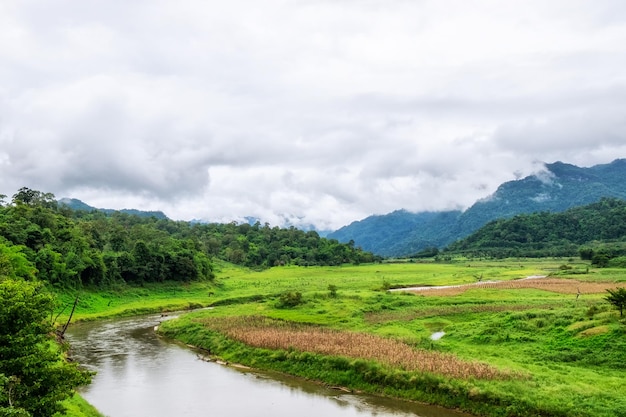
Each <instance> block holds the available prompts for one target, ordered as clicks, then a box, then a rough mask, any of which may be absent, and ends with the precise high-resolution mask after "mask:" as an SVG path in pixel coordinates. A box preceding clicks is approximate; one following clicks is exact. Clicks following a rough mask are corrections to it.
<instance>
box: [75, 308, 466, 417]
mask: <svg viewBox="0 0 626 417" xmlns="http://www.w3.org/2000/svg"><path fill="white" fill-rule="evenodd" d="M161 320H163V319H162V318H161V317H160V316H159V315H154V316H142V317H136V318H131V319H116V320H111V321H98V322H88V323H79V324H75V325H73V326H71V328H70V329H69V331H68V334H67V337H68V339H69V341H70V343H71V346H72V354H73V357H74V359H75V360H77V361H79V362H80V363H81V364H83V365H84V366H85V367H87V368H89V369H91V370H94V371H97V375H96V376H95V377H94V378H93V382H92V384H91V385H90V386H89V387H87V388H86V389H84V390H83V391H82V394H83V396H84V397H85V398H86V399H87V400H88V401H89V402H90V403H91V404H93V405H94V406H95V407H96V408H98V409H99V410H100V411H101V412H102V413H103V414H105V415H106V416H108V417H141V416H150V417H166V416H167V417H172V416H181V417H182V416H187V417H204V416H207V417H208V416H211V417H266V416H267V417H270V416H271V417H283V416H284V417H293V416H294V415H297V416H298V417H309V416H310V417H313V416H315V417H318V416H324V417H348V416H358V417H363V416H377V417H388V416H406V417H408V416H412V417H415V416H421V417H462V416H463V417H466V416H468V415H467V414H463V413H458V412H454V411H449V410H445V409H441V408H439V407H429V406H423V405H420V404H415V403H411V402H405V401H398V400H392V399H387V398H380V397H375V396H367V395H356V394H350V393H344V392H341V391H336V390H331V389H327V388H325V387H322V386H320V385H317V384H314V383H310V382H307V381H303V380H301V379H298V378H291V377H286V376H284V375H278V374H274V373H267V372H258V371H251V370H242V369H236V368H232V367H228V366H223V365H219V364H216V363H213V362H203V361H201V360H200V359H198V356H197V354H196V353H195V352H194V351H193V350H191V349H188V348H186V347H184V346H181V345H179V344H177V343H174V342H171V341H168V340H164V339H163V338H160V337H158V336H157V335H156V334H155V332H154V327H155V326H156V325H158V323H159V322H160V321H161Z"/></svg>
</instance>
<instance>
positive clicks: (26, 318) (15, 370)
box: [0, 277, 90, 417]
mask: <svg viewBox="0 0 626 417" xmlns="http://www.w3.org/2000/svg"><path fill="white" fill-rule="evenodd" d="M52 307H53V299H52V297H51V296H50V295H49V294H48V293H46V292H45V291H44V290H43V286H42V284H40V283H36V282H28V281H23V280H20V279H10V278H6V277H5V278H3V277H0V358H2V360H0V415H18V416H36V417H49V416H52V415H54V414H55V413H57V412H62V411H63V406H62V405H61V401H63V400H64V399H66V398H69V397H70V396H72V395H73V393H74V389H75V388H76V387H78V386H80V385H84V384H87V383H88V382H89V380H90V374H89V373H88V372H86V371H82V370H80V369H79V368H78V367H77V365H76V364H72V363H68V362H67V361H66V360H65V359H64V357H63V352H62V350H61V349H60V348H59V347H58V345H56V344H54V342H53V341H52V340H51V336H50V335H51V334H53V329H52V326H51V324H50V323H49V321H47V320H46V318H47V317H48V315H49V314H50V311H51V309H52Z"/></svg>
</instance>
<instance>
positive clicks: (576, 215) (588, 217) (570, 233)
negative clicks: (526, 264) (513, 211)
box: [446, 198, 626, 257]
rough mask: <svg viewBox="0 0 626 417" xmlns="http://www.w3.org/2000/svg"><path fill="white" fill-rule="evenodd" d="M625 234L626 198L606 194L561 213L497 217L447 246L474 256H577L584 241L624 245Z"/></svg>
mask: <svg viewBox="0 0 626 417" xmlns="http://www.w3.org/2000/svg"><path fill="white" fill-rule="evenodd" d="M625 237H626V201H624V200H621V199H616V198H602V199H601V200H600V201H598V202H595V203H591V204H587V205H584V206H579V207H572V208H570V209H567V210H565V211H563V212H559V213H550V212H546V211H543V212H538V213H530V214H518V215H516V216H514V217H512V218H509V219H498V220H493V221H491V222H489V223H487V224H486V225H484V226H483V227H481V228H480V229H478V230H477V231H476V232H474V233H472V234H471V235H469V236H467V237H465V238H463V239H460V240H457V241H456V242H454V243H452V244H451V245H450V246H448V247H447V248H446V250H447V251H449V252H452V253H463V254H469V255H471V256H476V255H478V256H494V257H511V256H522V257H545V256H574V255H576V254H578V253H579V251H580V247H581V245H588V246H602V245H603V244H604V246H606V245H607V244H609V246H610V247H612V248H613V249H615V248H618V247H624V246H626V242H624V238H625Z"/></svg>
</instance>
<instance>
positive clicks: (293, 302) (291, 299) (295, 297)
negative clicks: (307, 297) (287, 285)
mask: <svg viewBox="0 0 626 417" xmlns="http://www.w3.org/2000/svg"><path fill="white" fill-rule="evenodd" d="M302 303H303V300H302V293H301V292H299V291H287V292H284V293H282V294H281V295H280V298H279V299H278V304H277V307H278V308H293V307H296V306H298V305H300V304H302Z"/></svg>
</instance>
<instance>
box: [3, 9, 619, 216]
mask: <svg viewBox="0 0 626 417" xmlns="http://www.w3.org/2000/svg"><path fill="white" fill-rule="evenodd" d="M625 23H626V6H624V5H623V4H622V2H619V1H616V0H599V1H595V2H593V3H591V2H589V1H586V0H573V1H567V2H566V1H564V0H562V1H561V0H558V1H552V2H545V1H539V0H530V1H527V0H525V1H521V0H519V1H517V0H513V1H509V2H500V1H496V0H478V1H475V2H471V3H468V2H466V1H461V0H444V1H439V0H421V1H408V0H393V1H382V0H368V1H351V0H346V1H330V0H301V1H290V0H268V1H264V2H255V1H251V0H235V1H231V2H216V1H199V0H182V1H179V2H174V3H173V2H168V1H164V0H157V1H137V2H130V3H129V2H121V1H117V0H107V1H104V0H93V1H89V2H81V3H76V2H72V1H69V0H61V1H58V2H54V3H42V2H38V1H23V0H20V1H18V0H7V1H4V2H2V4H0V58H1V59H2V62H3V65H2V66H0V77H1V78H2V80H3V83H2V86H0V193H4V194H8V195H11V194H12V193H14V192H15V191H16V190H17V189H18V188H19V187H22V186H29V187H32V188H38V189H41V190H43V191H46V192H53V193H55V194H56V195H57V196H59V197H62V196H70V197H76V198H80V199H82V200H84V201H86V202H88V203H90V204H92V205H96V206H101V207H112V208H128V207H136V208H143V209H151V210H155V209H162V210H164V211H165V212H166V213H167V214H168V215H170V216H171V217H173V218H181V219H192V218H204V219H209V220H221V221H227V220H228V219H241V218H243V217H244V216H256V217H259V218H261V219H262V220H264V221H270V222H276V223H279V222H281V221H283V219H284V218H286V217H287V218H291V219H293V220H294V221H301V222H302V223H314V224H316V225H318V226H319V227H323V228H336V227H340V226H342V225H344V224H347V223H349V222H351V221H352V220H355V219H359V218H362V217H365V216H367V215H369V214H374V213H376V214H380V213H386V212H389V211H392V210H395V209H399V208H406V209H409V210H414V211H417V210H436V209H447V208H457V207H464V206H467V205H470V204H471V203H473V201H475V200H476V199H478V198H481V197H485V196H486V195H488V194H489V193H490V192H492V191H494V190H495V188H496V187H497V186H498V185H499V184H500V183H501V182H503V181H506V180H510V179H513V178H515V177H516V176H519V175H526V174H529V173H531V172H533V170H534V168H535V166H534V163H535V161H545V162H552V161H555V160H563V161H566V162H571V163H576V164H580V165H585V166H588V165H591V164H594V163H606V162H609V161H611V160H612V159H615V158H619V157H624V155H625V153H626V119H625V118H624V116H623V114H622V113H623V112H622V111H621V109H623V108H624V106H625V105H626V94H624V92H625V91H626V75H625V74H624V72H623V71H622V68H624V67H625V65H626V46H624V45H626V24H625Z"/></svg>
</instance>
